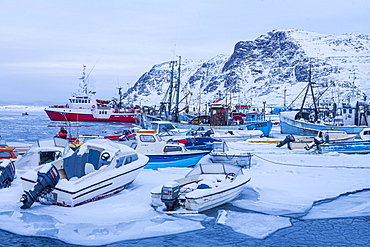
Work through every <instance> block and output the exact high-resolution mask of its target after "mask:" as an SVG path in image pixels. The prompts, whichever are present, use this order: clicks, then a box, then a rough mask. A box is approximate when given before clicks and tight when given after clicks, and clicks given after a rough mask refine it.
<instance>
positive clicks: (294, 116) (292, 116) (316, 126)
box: [280, 111, 367, 136]
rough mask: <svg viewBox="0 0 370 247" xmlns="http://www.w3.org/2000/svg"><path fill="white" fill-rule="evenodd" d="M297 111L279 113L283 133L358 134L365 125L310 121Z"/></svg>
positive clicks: (314, 134) (311, 134)
mask: <svg viewBox="0 0 370 247" xmlns="http://www.w3.org/2000/svg"><path fill="white" fill-rule="evenodd" d="M299 113H300V112H299V111H287V112H281V113H280V129H281V133H283V134H293V135H302V136H316V135H317V133H318V132H319V131H320V130H337V131H344V132H346V133H347V134H356V135H358V134H359V133H360V132H361V131H362V130H363V129H364V128H365V127H367V125H362V126H358V125H354V124H353V125H341V124H339V125H331V124H327V123H325V122H320V121H316V122H310V121H308V120H307V118H306V119H305V118H300V117H299V116H300V114H299Z"/></svg>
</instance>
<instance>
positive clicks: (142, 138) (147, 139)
mask: <svg viewBox="0 0 370 247" xmlns="http://www.w3.org/2000/svg"><path fill="white" fill-rule="evenodd" d="M140 141H142V142H155V138H154V136H153V135H140Z"/></svg>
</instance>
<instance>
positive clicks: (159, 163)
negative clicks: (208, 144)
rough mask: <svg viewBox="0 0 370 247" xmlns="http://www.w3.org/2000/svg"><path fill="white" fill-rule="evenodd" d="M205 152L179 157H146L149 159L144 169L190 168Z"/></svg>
mask: <svg viewBox="0 0 370 247" xmlns="http://www.w3.org/2000/svg"><path fill="white" fill-rule="evenodd" d="M206 154H207V152H202V153H195V154H181V155H146V156H148V157H149V162H148V164H147V165H146V166H145V167H144V168H145V169H158V168H165V167H190V166H195V165H196V164H197V163H198V162H199V160H200V159H201V158H203V157H204V156H205V155H206Z"/></svg>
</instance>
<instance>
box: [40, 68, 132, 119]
mask: <svg viewBox="0 0 370 247" xmlns="http://www.w3.org/2000/svg"><path fill="white" fill-rule="evenodd" d="M85 69H86V66H85V65H84V70H83V76H82V77H81V78H80V79H81V80H82V83H81V84H80V87H81V88H80V90H79V91H78V92H77V93H75V94H74V95H72V96H71V97H70V98H69V101H68V103H67V104H65V105H52V106H49V107H47V108H45V112H46V114H47V115H48V117H49V118H50V120H52V121H74V122H76V121H78V122H130V123H138V122H139V118H138V115H137V113H136V110H135V109H124V108H121V107H120V105H121V104H118V105H117V104H116V103H117V102H114V101H110V100H99V99H96V98H95V92H92V91H90V90H89V88H88V76H86V75H85Z"/></svg>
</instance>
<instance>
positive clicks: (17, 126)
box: [0, 111, 370, 247]
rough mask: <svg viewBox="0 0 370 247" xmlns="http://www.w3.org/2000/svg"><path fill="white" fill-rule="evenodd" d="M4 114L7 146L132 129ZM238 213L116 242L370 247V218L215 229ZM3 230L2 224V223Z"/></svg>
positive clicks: (24, 242) (7, 237)
mask: <svg viewBox="0 0 370 247" xmlns="http://www.w3.org/2000/svg"><path fill="white" fill-rule="evenodd" d="M29 114H30V115H28V116H22V113H21V112H4V111H0V135H1V136H2V137H4V138H5V139H6V140H7V141H8V143H28V144H32V143H33V142H35V141H36V140H39V139H48V138H51V137H53V136H54V135H55V134H56V133H57V132H58V130H59V128H60V127H61V126H64V127H67V129H68V131H69V132H70V134H71V135H72V136H73V137H75V136H77V135H78V134H97V135H112V134H117V133H118V132H120V131H122V130H123V129H125V128H127V127H130V126H131V125H130V124H109V123H73V124H68V123H65V122H52V121H50V120H49V119H48V117H47V116H46V114H45V113H44V112H29ZM220 209H224V210H231V209H232V210H235V211H237V210H239V211H241V212H248V210H242V209H237V208H235V207H233V206H232V205H230V204H226V205H224V206H221V207H218V208H216V209H212V210H209V211H207V212H206V214H207V216H210V217H213V220H211V221H206V222H203V223H202V224H203V226H204V227H205V228H204V229H201V230H197V231H192V232H185V233H180V234H176V235H167V236H161V237H153V238H144V239H135V240H127V241H121V242H118V243H112V244H108V245H102V246H109V247H118V246H189V247H190V246H370V217H356V218H337V219H320V220H300V219H297V218H291V223H292V226H290V227H287V228H283V229H280V230H278V231H276V232H274V233H273V234H271V235H269V236H268V237H266V238H264V239H256V238H253V237H250V236H247V235H245V234H242V233H238V232H235V231H234V230H233V229H232V228H231V227H228V226H225V225H222V224H217V223H215V220H216V218H217V213H218V210H220ZM0 229H1V223H0ZM0 246H17V247H18V246H81V245H74V244H70V243H65V242H62V241H60V240H56V239H51V238H46V237H32V236H21V235H17V234H13V233H11V232H8V231H4V230H0Z"/></svg>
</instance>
